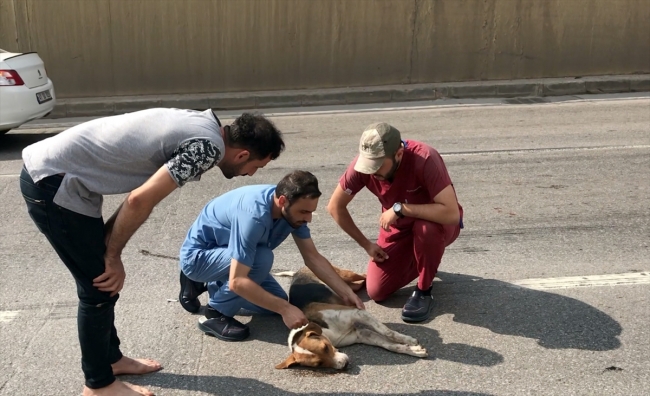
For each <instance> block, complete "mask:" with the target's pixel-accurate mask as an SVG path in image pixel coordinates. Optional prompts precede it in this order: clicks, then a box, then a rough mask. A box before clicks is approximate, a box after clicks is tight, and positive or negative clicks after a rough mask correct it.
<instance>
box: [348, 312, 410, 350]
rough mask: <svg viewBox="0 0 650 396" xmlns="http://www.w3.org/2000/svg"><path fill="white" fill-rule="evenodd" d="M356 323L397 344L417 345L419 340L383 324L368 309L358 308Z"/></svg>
mask: <svg viewBox="0 0 650 396" xmlns="http://www.w3.org/2000/svg"><path fill="white" fill-rule="evenodd" d="M356 319H357V320H356V321H357V322H358V323H361V324H364V325H366V326H368V327H370V328H371V329H372V330H374V331H376V332H377V333H379V334H381V335H383V336H384V337H386V338H388V339H389V340H392V341H395V342H397V343H398V344H406V345H418V344H419V342H418V340H416V339H415V338H413V337H410V336H407V335H405V334H401V333H398V332H396V331H394V330H391V329H389V328H388V326H386V325H385V324H383V323H381V322H380V321H378V320H377V319H376V318H375V317H374V316H372V315H371V314H370V313H368V311H362V310H359V311H357V318H356Z"/></svg>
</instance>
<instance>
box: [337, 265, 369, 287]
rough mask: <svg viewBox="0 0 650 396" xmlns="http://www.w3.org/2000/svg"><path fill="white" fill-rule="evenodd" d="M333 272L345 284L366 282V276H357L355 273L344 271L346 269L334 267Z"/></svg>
mask: <svg viewBox="0 0 650 396" xmlns="http://www.w3.org/2000/svg"><path fill="white" fill-rule="evenodd" d="M332 267H333V268H334V271H336V273H337V274H338V275H339V276H340V277H341V279H343V281H344V282H346V283H354V282H361V281H364V280H366V275H360V274H357V273H356V272H353V271H350V270H346V269H341V268H338V267H334V266H332Z"/></svg>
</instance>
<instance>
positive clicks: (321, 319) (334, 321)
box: [274, 267, 428, 370]
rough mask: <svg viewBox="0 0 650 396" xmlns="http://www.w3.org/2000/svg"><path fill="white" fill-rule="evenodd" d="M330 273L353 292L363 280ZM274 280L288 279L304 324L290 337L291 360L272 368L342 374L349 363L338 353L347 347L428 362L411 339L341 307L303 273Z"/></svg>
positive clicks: (310, 275)
mask: <svg viewBox="0 0 650 396" xmlns="http://www.w3.org/2000/svg"><path fill="white" fill-rule="evenodd" d="M334 269H335V270H336V272H337V273H338V274H339V276H340V277H341V278H342V279H343V280H344V281H345V282H346V283H348V285H350V287H351V288H352V289H353V290H354V291H358V290H359V289H361V288H362V287H363V283H364V282H365V276H364V275H359V274H356V273H354V272H352V271H348V270H343V269H339V268H336V267H335V268H334ZM274 275H276V276H291V277H292V279H291V286H290V288H289V302H290V303H291V304H292V305H294V306H296V307H298V308H300V309H301V310H302V311H303V312H304V313H305V316H306V317H307V319H308V320H309V323H308V324H307V325H305V326H303V327H302V328H299V329H294V330H292V331H291V333H290V334H289V348H290V350H291V354H290V355H289V357H288V358H287V359H286V360H285V361H284V362H282V363H280V364H278V365H276V366H275V368H277V369H284V368H288V367H291V366H294V365H300V366H308V367H330V368H334V369H339V370H340V369H344V368H345V367H347V365H348V360H349V358H348V356H347V355H346V354H344V353H341V352H339V351H338V350H337V348H340V347H344V346H347V345H351V344H368V345H375V346H378V347H382V348H384V349H387V350H389V351H392V352H396V353H403V354H407V355H411V356H416V357H420V358H424V357H427V356H428V354H427V351H426V349H424V348H423V347H422V346H420V345H419V343H418V340H416V339H415V338H413V337H409V336H407V335H404V334H400V333H398V332H396V331H393V330H391V329H389V328H388V327H386V325H384V324H383V323H381V322H379V321H378V320H377V319H375V318H374V317H373V316H372V315H371V314H370V313H369V312H368V311H365V310H361V309H358V308H356V307H351V306H348V305H344V303H343V300H342V299H341V298H340V297H339V296H338V295H337V294H336V293H334V292H333V291H332V290H331V289H330V288H329V287H328V286H327V285H325V284H324V283H322V282H321V281H320V280H319V279H318V278H317V277H316V276H315V275H314V273H313V272H311V271H310V270H309V269H308V268H306V267H305V268H303V269H301V270H300V271H298V272H279V273H276V274H274Z"/></svg>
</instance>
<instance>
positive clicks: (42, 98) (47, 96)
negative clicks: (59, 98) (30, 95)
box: [36, 89, 52, 104]
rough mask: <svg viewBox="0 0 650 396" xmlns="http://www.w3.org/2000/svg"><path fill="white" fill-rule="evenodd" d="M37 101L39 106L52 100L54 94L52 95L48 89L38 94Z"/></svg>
mask: <svg viewBox="0 0 650 396" xmlns="http://www.w3.org/2000/svg"><path fill="white" fill-rule="evenodd" d="M36 100H38V104H41V103H45V102H47V101H50V100H52V94H51V93H50V90H49V89H48V90H47V91H43V92H37V93H36Z"/></svg>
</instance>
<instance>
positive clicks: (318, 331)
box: [303, 322, 323, 337]
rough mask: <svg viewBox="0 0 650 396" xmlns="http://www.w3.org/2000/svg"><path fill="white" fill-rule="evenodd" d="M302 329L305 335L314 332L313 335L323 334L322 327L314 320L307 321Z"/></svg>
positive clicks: (307, 335)
mask: <svg viewBox="0 0 650 396" xmlns="http://www.w3.org/2000/svg"><path fill="white" fill-rule="evenodd" d="M303 331H304V332H305V337H309V336H311V335H314V334H315V335H322V334H323V329H322V328H321V327H320V326H319V325H317V324H316V323H314V322H309V324H308V325H307V327H305V330H303Z"/></svg>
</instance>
